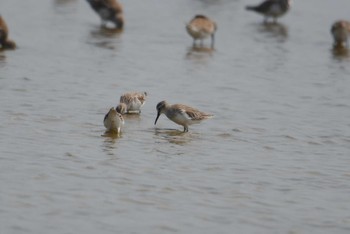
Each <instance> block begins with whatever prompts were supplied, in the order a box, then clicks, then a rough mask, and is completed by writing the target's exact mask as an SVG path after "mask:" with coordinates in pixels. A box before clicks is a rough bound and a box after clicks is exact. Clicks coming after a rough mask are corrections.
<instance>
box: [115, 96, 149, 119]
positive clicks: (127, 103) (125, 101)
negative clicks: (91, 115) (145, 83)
mask: <svg viewBox="0 0 350 234" xmlns="http://www.w3.org/2000/svg"><path fill="white" fill-rule="evenodd" d="M146 97H147V93H146V92H130V93H124V94H123V95H122V96H120V100H119V102H120V103H119V104H118V106H117V107H116V110H117V112H119V113H121V114H139V113H141V107H142V106H143V105H144V104H145V102H146Z"/></svg>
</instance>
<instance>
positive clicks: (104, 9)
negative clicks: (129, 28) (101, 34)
mask: <svg viewBox="0 0 350 234" xmlns="http://www.w3.org/2000/svg"><path fill="white" fill-rule="evenodd" d="M86 1H87V2H88V3H89V4H90V6H91V8H92V9H93V10H94V11H95V12H96V13H97V14H98V15H99V16H100V17H101V20H102V25H103V26H106V25H107V23H108V22H111V23H113V24H114V25H115V28H117V29H122V28H123V27H124V17H123V8H122V5H121V4H120V3H119V2H118V1H117V0H86Z"/></svg>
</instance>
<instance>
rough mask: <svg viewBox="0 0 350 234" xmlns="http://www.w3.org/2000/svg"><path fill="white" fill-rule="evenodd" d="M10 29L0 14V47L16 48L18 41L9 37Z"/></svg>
mask: <svg viewBox="0 0 350 234" xmlns="http://www.w3.org/2000/svg"><path fill="white" fill-rule="evenodd" d="M8 34H9V30H8V27H7V24H6V22H5V20H4V19H3V18H2V17H1V15H0V49H15V48H16V43H15V42H14V41H12V40H10V39H8Z"/></svg>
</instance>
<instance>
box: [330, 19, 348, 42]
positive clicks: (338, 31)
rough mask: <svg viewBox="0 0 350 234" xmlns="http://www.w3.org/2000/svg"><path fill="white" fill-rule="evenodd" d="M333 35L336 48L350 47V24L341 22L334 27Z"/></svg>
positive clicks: (332, 29)
mask: <svg viewBox="0 0 350 234" xmlns="http://www.w3.org/2000/svg"><path fill="white" fill-rule="evenodd" d="M331 33H332V35H333V38H334V46H335V47H337V46H341V47H343V46H344V45H345V47H348V46H349V35H350V22H349V21H345V20H339V21H337V22H335V23H334V24H333V25H332V28H331Z"/></svg>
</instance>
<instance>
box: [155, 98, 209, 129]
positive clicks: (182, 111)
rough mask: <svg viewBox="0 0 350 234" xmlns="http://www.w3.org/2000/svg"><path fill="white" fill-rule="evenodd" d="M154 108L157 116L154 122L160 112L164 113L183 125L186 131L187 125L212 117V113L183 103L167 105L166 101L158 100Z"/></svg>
mask: <svg viewBox="0 0 350 234" xmlns="http://www.w3.org/2000/svg"><path fill="white" fill-rule="evenodd" d="M156 108H157V118H156V120H155V121H154V124H156V123H157V120H158V118H159V116H160V115H161V114H165V115H166V117H168V119H170V120H171V121H173V122H175V123H176V124H178V125H182V126H183V127H184V132H188V126H189V125H191V124H195V123H199V122H201V121H202V120H204V119H209V118H211V117H213V115H211V114H207V113H204V112H201V111H199V110H197V109H195V108H193V107H190V106H187V105H183V104H174V105H169V104H168V103H167V102H166V101H161V102H159V103H158V104H157V107H156Z"/></svg>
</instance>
